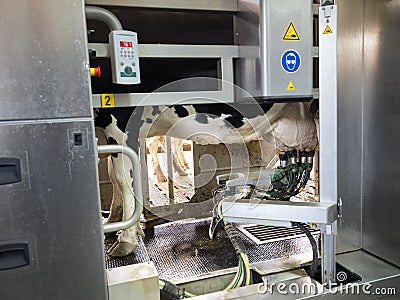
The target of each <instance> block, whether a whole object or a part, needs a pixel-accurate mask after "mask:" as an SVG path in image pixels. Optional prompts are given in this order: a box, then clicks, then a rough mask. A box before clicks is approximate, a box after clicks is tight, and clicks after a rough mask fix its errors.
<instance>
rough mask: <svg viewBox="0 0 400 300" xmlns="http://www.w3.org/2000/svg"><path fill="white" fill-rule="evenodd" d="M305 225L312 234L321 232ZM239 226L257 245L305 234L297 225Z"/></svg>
mask: <svg viewBox="0 0 400 300" xmlns="http://www.w3.org/2000/svg"><path fill="white" fill-rule="evenodd" d="M305 227H306V228H307V229H308V230H310V232H311V234H312V235H317V234H319V230H318V229H313V228H311V227H310V226H308V225H305ZM238 228H239V230H240V231H241V232H242V233H243V234H244V235H246V236H247V237H248V238H249V239H250V240H252V241H253V242H254V243H256V244H257V245H261V244H266V243H270V242H276V241H282V240H288V239H293V238H298V237H303V236H305V234H304V233H303V232H302V231H301V230H300V229H299V228H297V227H278V226H267V225H241V226H239V227H238Z"/></svg>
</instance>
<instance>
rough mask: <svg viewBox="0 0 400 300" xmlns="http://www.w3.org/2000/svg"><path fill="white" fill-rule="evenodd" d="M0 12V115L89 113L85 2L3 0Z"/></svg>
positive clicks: (41, 116)
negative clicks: (0, 14)
mask: <svg viewBox="0 0 400 300" xmlns="http://www.w3.org/2000/svg"><path fill="white" fill-rule="evenodd" d="M0 11H2V12H3V14H2V18H1V24H2V26H1V27H0V68H1V70H2V71H1V72H0V106H1V109H0V120H22V119H44V118H66V117H82V116H91V114H92V109H91V104H90V97H89V92H90V87H89V73H88V53H87V46H86V44H87V40H86V29H85V28H86V25H85V18H84V13H83V1H82V0H69V1H51V0H39V1H34V2H32V1H26V0H25V1H1V2H0ZM77 87H79V88H77Z"/></svg>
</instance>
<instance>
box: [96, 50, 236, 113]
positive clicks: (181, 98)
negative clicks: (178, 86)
mask: <svg viewBox="0 0 400 300" xmlns="http://www.w3.org/2000/svg"><path fill="white" fill-rule="evenodd" d="M89 49H94V50H96V53H97V57H109V56H110V53H109V50H108V44H103V43H90V44H89ZM139 56H140V57H144V58H219V59H220V65H221V66H220V72H221V74H220V76H221V78H220V79H221V87H220V88H221V89H220V90H218V91H193V92H154V93H128V94H115V95H114V98H115V107H127V106H146V105H149V104H151V105H171V99H174V102H175V103H179V104H193V103H195V104H202V103H213V102H225V103H232V102H234V99H235V97H234V96H235V95H234V84H233V58H236V57H238V56H239V50H238V47H237V46H214V45H160V44H146V45H139ZM92 103H93V107H95V108H99V107H101V95H100V94H94V95H92Z"/></svg>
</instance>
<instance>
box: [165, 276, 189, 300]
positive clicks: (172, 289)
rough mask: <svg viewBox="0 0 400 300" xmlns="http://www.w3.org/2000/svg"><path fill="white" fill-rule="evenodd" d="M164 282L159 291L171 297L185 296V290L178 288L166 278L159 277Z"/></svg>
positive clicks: (180, 297) (179, 297)
mask: <svg viewBox="0 0 400 300" xmlns="http://www.w3.org/2000/svg"><path fill="white" fill-rule="evenodd" d="M160 280H161V281H163V282H164V286H163V288H162V289H161V290H160V291H161V292H163V293H165V294H167V295H168V296H169V297H170V298H172V299H174V300H175V299H182V298H184V297H185V296H184V295H185V290H183V289H181V288H179V287H178V286H177V285H175V284H173V283H172V282H170V281H168V280H163V279H160Z"/></svg>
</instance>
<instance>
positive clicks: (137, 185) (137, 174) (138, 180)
mask: <svg viewBox="0 0 400 300" xmlns="http://www.w3.org/2000/svg"><path fill="white" fill-rule="evenodd" d="M97 151H98V153H99V154H102V153H122V154H125V155H126V156H128V157H129V159H130V160H131V162H132V174H133V186H134V194H135V195H134V197H135V210H134V211H133V213H132V216H130V218H129V219H126V220H123V221H121V222H115V223H111V224H105V225H103V228H104V233H109V232H114V231H118V230H122V229H127V228H129V227H132V226H133V225H134V224H135V223H136V222H138V221H139V219H140V215H141V214H142V211H143V192H142V172H141V168H140V161H139V156H138V155H137V154H136V152H135V151H133V150H132V149H131V148H129V147H126V146H121V145H106V146H97Z"/></svg>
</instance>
